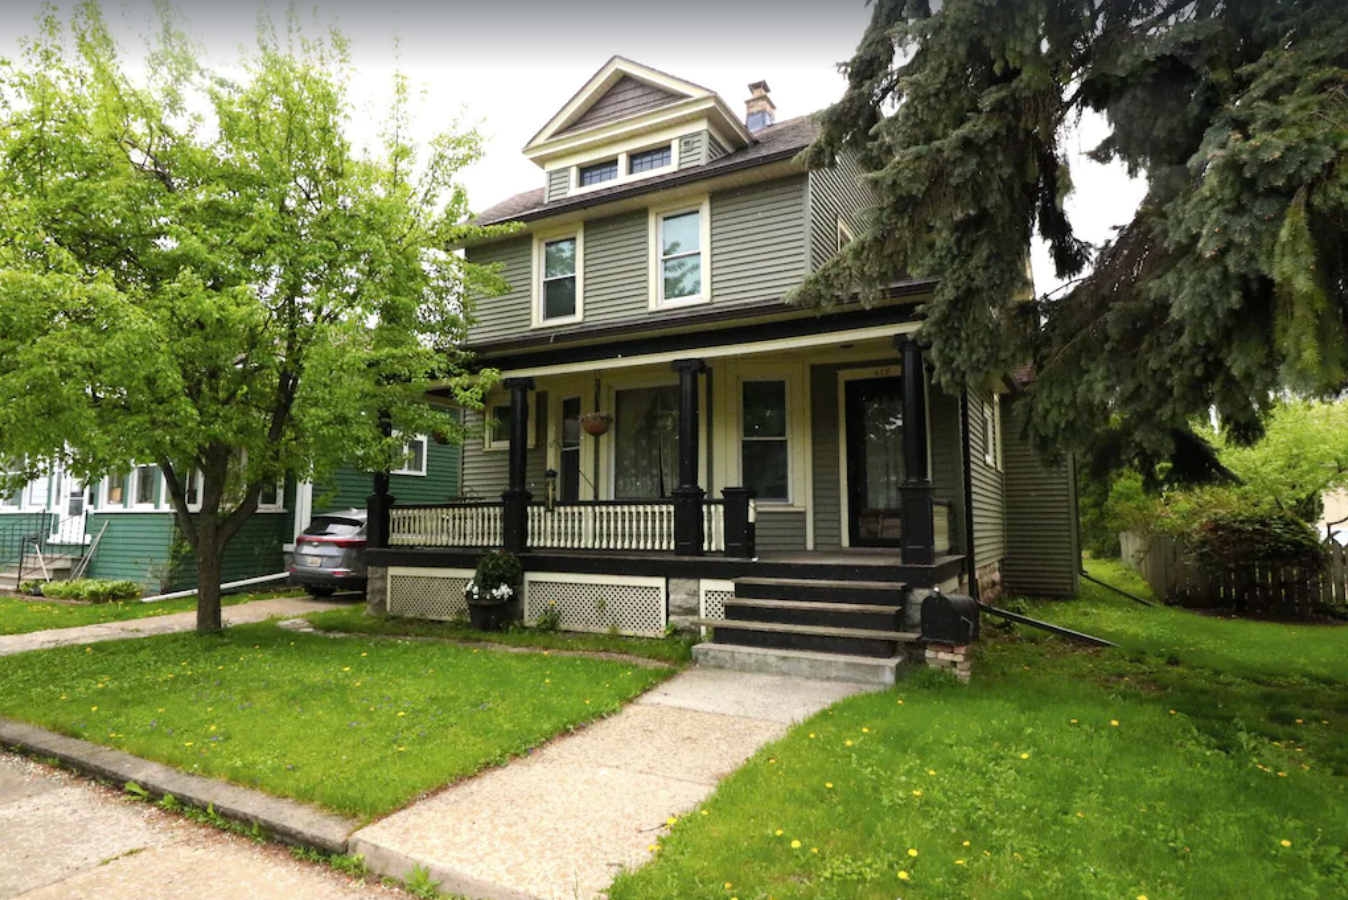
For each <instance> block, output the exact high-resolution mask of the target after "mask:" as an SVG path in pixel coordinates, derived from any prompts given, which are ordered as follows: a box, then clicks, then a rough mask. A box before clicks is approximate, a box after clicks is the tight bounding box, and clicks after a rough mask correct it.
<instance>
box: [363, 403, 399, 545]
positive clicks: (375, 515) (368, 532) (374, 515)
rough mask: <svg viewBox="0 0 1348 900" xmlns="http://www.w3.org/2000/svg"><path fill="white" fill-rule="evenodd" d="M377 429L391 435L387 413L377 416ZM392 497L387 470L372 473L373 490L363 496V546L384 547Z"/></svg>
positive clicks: (392, 502)
mask: <svg viewBox="0 0 1348 900" xmlns="http://www.w3.org/2000/svg"><path fill="white" fill-rule="evenodd" d="M379 430H380V431H382V432H383V434H384V437H391V436H392V435H393V423H392V422H391V421H390V420H389V417H388V413H381V414H380V416H379ZM393 504H394V497H393V495H392V494H390V493H389V475H388V472H387V471H383V472H375V473H374V487H373V492H372V493H371V494H370V496H369V497H366V498H365V546H367V547H373V548H384V547H387V546H388V541H389V510H391V509H393Z"/></svg>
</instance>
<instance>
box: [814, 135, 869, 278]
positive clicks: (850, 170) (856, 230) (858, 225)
mask: <svg viewBox="0 0 1348 900" xmlns="http://www.w3.org/2000/svg"><path fill="white" fill-rule="evenodd" d="M862 175H863V172H862V170H861V166H860V165H858V164H857V161H856V156H855V155H854V154H852V153H843V154H841V155H840V156H839V158H838V165H837V166H836V167H834V168H832V169H815V170H814V171H812V172H810V188H809V189H810V268H811V269H817V268H819V267H820V266H821V265H823V264H824V263H825V262H827V261H828V259H829V257H831V256H833V254H834V253H836V252H837V250H838V219H839V218H840V217H841V218H842V220H843V221H844V222H846V223H847V226H848V227H849V228H850V229H851V230H852V234H853V235H857V234H860V233H861V231H862V219H863V216H864V211H865V210H866V209H868V208H869V207H871V206H874V205H875V194H874V192H873V191H872V190H871V188H870V186H869V185H868V184H866V183H865V182H864V181H863V180H862Z"/></svg>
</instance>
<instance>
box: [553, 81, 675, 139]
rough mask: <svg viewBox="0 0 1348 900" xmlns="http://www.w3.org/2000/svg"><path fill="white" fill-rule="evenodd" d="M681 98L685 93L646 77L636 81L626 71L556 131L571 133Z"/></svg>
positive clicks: (633, 114)
mask: <svg viewBox="0 0 1348 900" xmlns="http://www.w3.org/2000/svg"><path fill="white" fill-rule="evenodd" d="M682 99H684V97H683V96H682V95H680V94H675V93H672V92H670V91H666V90H664V89H663V88H658V87H656V86H655V85H651V84H646V83H645V82H644V81H637V80H636V79H635V78H632V77H631V76H629V75H624V76H622V77H621V78H619V79H618V80H617V81H615V82H614V83H613V87H611V88H609V89H608V90H607V91H605V92H604V94H603V96H601V97H600V98H599V99H598V100H596V101H595V102H594V104H593V105H591V106H590V108H589V109H587V110H586V111H585V112H584V113H583V114H582V115H581V117H580V118H579V119H577V120H576V121H575V122H573V123H572V124H571V125H569V126H568V127H566V128H565V129H563V130H562V131H559V132H557V134H558V135H559V136H560V135H563V134H570V133H571V132H573V131H580V130H581V129H583V128H593V127H594V126H596V125H605V124H607V123H609V122H616V121H618V120H619V119H626V118H628V117H630V116H637V115H640V114H642V113H645V112H650V111H651V110H653V109H659V108H660V107H662V106H668V105H669V104H671V103H677V102H678V101H680V100H682Z"/></svg>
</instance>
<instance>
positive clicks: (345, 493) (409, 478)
mask: <svg viewBox="0 0 1348 900" xmlns="http://www.w3.org/2000/svg"><path fill="white" fill-rule="evenodd" d="M461 452H462V448H460V447H459V446H458V445H457V444H437V443H436V442H435V441H433V440H428V441H427V442H426V474H425V475H390V476H389V493H391V494H392V495H393V498H394V500H395V501H396V502H398V503H440V502H443V501H445V500H449V499H451V498H453V497H457V496H458V495H459V469H460V467H459V457H460V454H461ZM372 490H374V481H373V476H371V474H370V473H369V472H362V471H360V470H359V469H348V468H342V469H338V470H337V471H336V472H335V473H334V474H333V476H332V478H331V479H329V480H328V481H327V482H326V483H324V484H322V485H319V484H315V485H314V503H313V509H314V512H315V513H318V512H331V511H334V510H339V509H352V508H355V509H364V508H365V504H366V502H368V500H369V497H370V492H371V491H372Z"/></svg>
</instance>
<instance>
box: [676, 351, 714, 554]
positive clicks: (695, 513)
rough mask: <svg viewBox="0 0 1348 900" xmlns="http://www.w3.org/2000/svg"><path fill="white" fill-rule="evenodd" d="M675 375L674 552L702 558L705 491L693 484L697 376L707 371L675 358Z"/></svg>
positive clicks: (697, 361) (700, 365)
mask: <svg viewBox="0 0 1348 900" xmlns="http://www.w3.org/2000/svg"><path fill="white" fill-rule="evenodd" d="M672 368H673V369H674V371H675V372H678V373H679V485H678V487H676V488H674V553H675V555H677V556H701V555H702V537H703V523H702V498H703V497H704V496H706V492H705V491H703V490H702V487H701V486H700V485H699V484H698V483H697V464H698V440H697V436H698V419H697V376H698V375H699V374H701V373H702V372H705V371H707V365H706V363H704V362H703V361H702V360H700V359H676V360H675V361H674V362H673V364H672Z"/></svg>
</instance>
